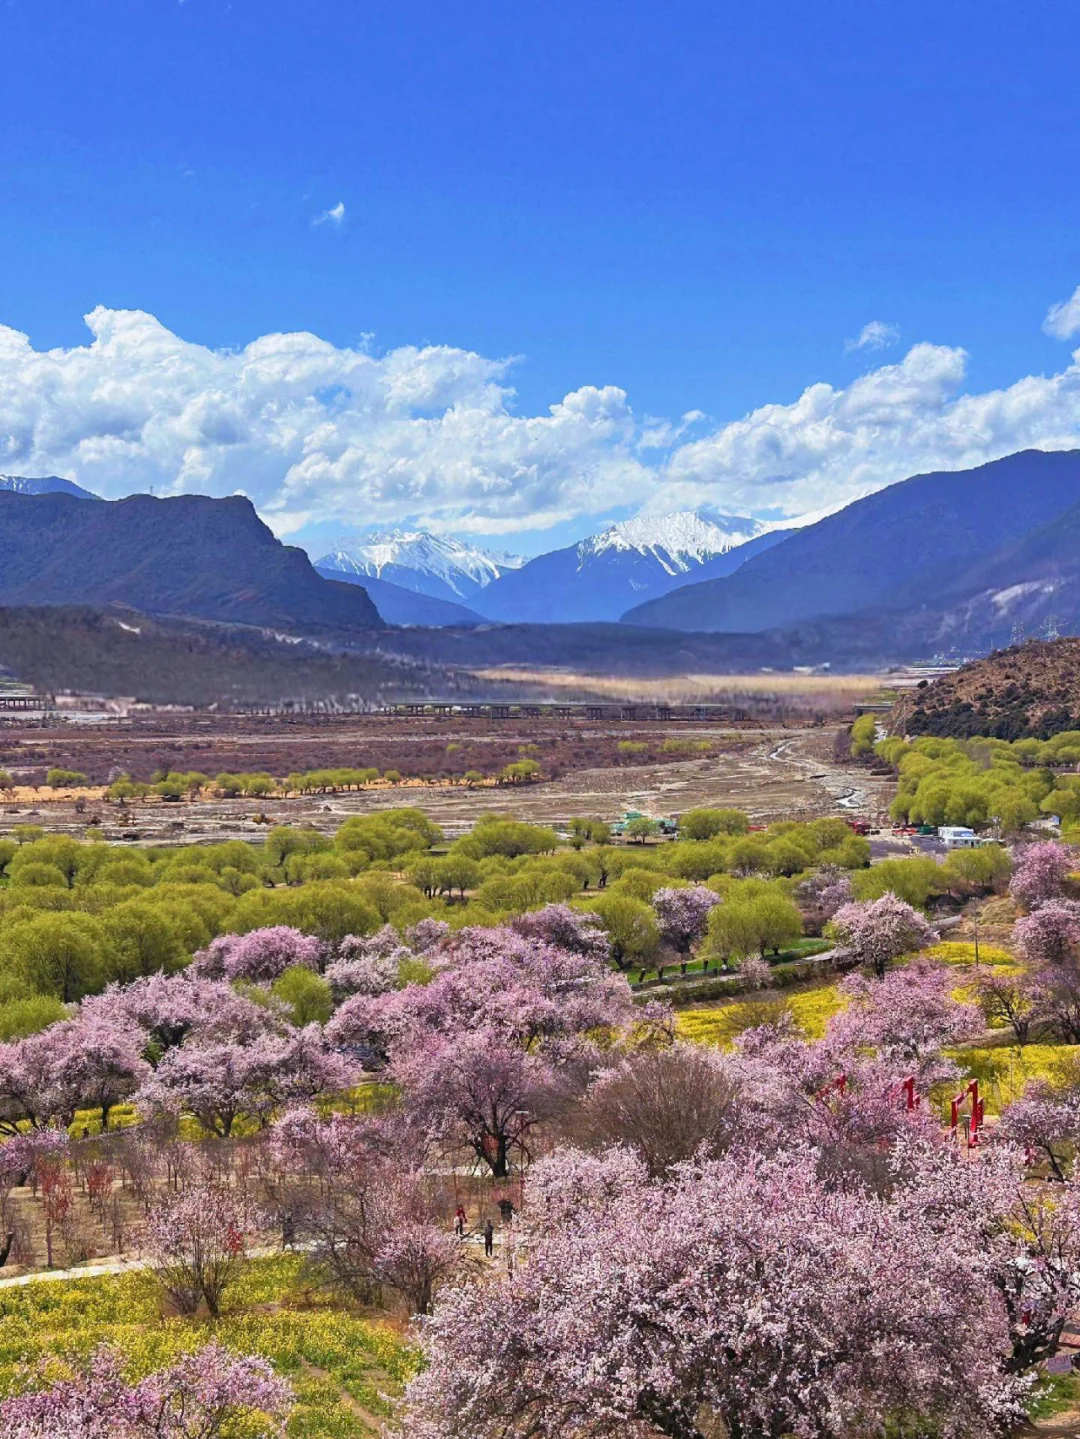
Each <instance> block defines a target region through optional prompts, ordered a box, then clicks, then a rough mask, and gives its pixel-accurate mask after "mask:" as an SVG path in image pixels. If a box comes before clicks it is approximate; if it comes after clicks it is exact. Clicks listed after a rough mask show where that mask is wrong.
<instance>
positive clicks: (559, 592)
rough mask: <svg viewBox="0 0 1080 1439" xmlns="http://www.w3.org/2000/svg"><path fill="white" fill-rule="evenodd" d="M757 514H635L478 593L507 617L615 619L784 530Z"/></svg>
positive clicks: (730, 563) (483, 603) (493, 615)
mask: <svg viewBox="0 0 1080 1439" xmlns="http://www.w3.org/2000/svg"><path fill="white" fill-rule="evenodd" d="M764 530H765V527H764V525H762V523H761V522H760V521H759V520H751V519H742V518H737V517H734V516H731V515H721V514H718V513H716V512H715V511H712V510H708V509H700V510H678V511H675V512H673V513H671V514H663V515H637V516H635V517H634V518H633V519H632V520H624V521H622V522H621V523H620V524H617V525H611V526H610V527H609V528H608V529H606V530H604V531H603V532H602V533H601V534H599V535H593V536H591V537H590V538H589V539H586V540H581V541H580V542H579V543H578V544H576V545H570V546H568V547H567V548H566V549H562V550H553V551H551V553H550V554H546V555H539V556H538V557H537V558H536V559H534V560H530V561H529V562H528V563H527V564H525V565H523V566H522V567H521V569H519V570H515V571H513V572H511V573H510V574H505V575H503V576H502V577H501V578H500V579H498V580H496V581H495V582H494V583H493V584H491V585H489V586H488V588H487V589H486V590H485V591H484V592H483V594H482V595H481V596H479V597H477V598H475V599H474V600H473V604H474V606H475V608H476V609H478V610H480V611H481V613H483V614H485V615H487V616H488V617H489V619H492V620H498V621H500V622H503V623H544V622H550V623H560V622H577V621H585V620H589V621H592V620H614V619H618V618H619V616H620V615H621V614H622V613H623V612H624V611H625V610H626V609H627V608H628V607H629V606H630V605H631V604H633V603H634V602H635V601H641V600H645V599H652V598H654V597H656V596H658V595H662V594H666V593H667V591H668V590H671V589H674V588H675V587H676V586H677V585H680V584H685V583H686V581H687V579H689V578H691V577H696V576H698V575H703V574H716V573H717V572H719V573H722V574H727V573H730V572H731V570H732V569H735V568H737V567H738V566H739V565H741V564H742V562H743V560H744V559H747V558H748V557H749V556H750V555H751V554H753V553H755V552H756V551H759V550H761V549H765V548H768V547H769V546H770V545H772V544H775V543H776V542H777V539H778V537H777V536H774V535H772V534H766V533H764Z"/></svg>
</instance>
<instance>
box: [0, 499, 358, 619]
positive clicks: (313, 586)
mask: <svg viewBox="0 0 1080 1439" xmlns="http://www.w3.org/2000/svg"><path fill="white" fill-rule="evenodd" d="M0 554H2V555H3V557H4V563H3V565H2V566H0V605H11V606H14V605H72V604H77V605H108V604H113V603H119V604H125V605H132V606H134V607H135V608H136V609H141V610H145V611H148V612H151V613H154V614H170V615H191V616H198V617H199V618H201V619H212V620H227V621H232V622H236V623H240V624H248V625H261V626H266V627H271V628H275V629H280V630H283V631H286V632H292V633H296V632H308V633H311V632H316V631H317V632H323V631H331V632H333V633H334V634H335V635H343V634H348V633H351V632H352V631H354V630H358V629H364V628H370V627H373V626H379V625H380V623H381V621H380V619H379V614H378V612H377V610H376V609H375V606H374V605H373V604H372V603H371V601H370V600H369V599H368V597H367V594H366V593H365V591H364V590H363V589H362V588H361V587H360V586H358V585H347V584H338V583H334V582H333V581H331V580H326V579H323V578H322V576H321V575H318V574H316V573H315V571H314V569H313V568H312V566H311V562H310V560H309V559H308V557H307V555H306V554H304V552H303V550H299V549H295V548H293V547H291V546H286V545H283V544H281V542H280V541H279V540H277V539H275V538H274V536H273V534H272V533H271V531H270V530H269V529H268V528H267V526H266V525H264V524H263V522H262V520H260V519H259V517H258V515H257V514H256V513H255V510H254V508H253V506H252V504H251V502H250V500H246V499H243V498H241V497H240V496H238V495H232V496H230V497H229V498H227V499H220V500H217V499H210V498H209V497H208V496H205V495H179V496H177V497H176V498H174V499H165V500H159V499H154V498H153V497H152V496H151V495H132V496H130V497H129V498H128V499H126V500H111V501H110V500H98V501H96V502H95V503H94V504H92V505H91V504H85V503H83V502H82V501H81V500H76V499H74V498H73V497H72V496H71V495H68V494H44V495H27V494H20V493H18V492H16V491H11V490H0Z"/></svg>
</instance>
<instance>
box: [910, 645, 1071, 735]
mask: <svg viewBox="0 0 1080 1439" xmlns="http://www.w3.org/2000/svg"><path fill="white" fill-rule="evenodd" d="M891 728H892V729H893V730H895V731H896V732H897V733H899V734H908V735H920V734H926V735H942V736H949V737H952V738H955V739H969V738H972V737H973V736H975V735H988V736H991V737H992V738H995V739H1008V740H1014V739H1028V738H1034V739H1049V738H1050V736H1051V735H1054V734H1058V733H1060V731H1061V730H1067V729H1080V637H1075V636H1070V637H1068V638H1063V639H1058V640H1049V641H1046V640H1043V641H1039V640H1029V641H1028V643H1027V644H1023V645H1016V646H1014V647H1013V648H1012V649H1007V650H997V651H995V653H994V654H992V655H990V656H989V657H988V658H987V659H984V660H977V661H975V662H974V663H973V664H968V665H964V666H963V667H962V668H961V669H958V670H956V671H955V672H954V673H953V674H950V675H944V676H943V677H942V678H941V679H937V680H933V681H930V682H929V683H928V682H926V681H923V683H922V685H920V687H919V688H918V689H916V690H913V691H911V692H910V693H908V694H906V695H904V696H903V698H902V699H901V700H900V701H899V703H898V704H897V706H896V708H895V709H894V710H893V714H892V718H891Z"/></svg>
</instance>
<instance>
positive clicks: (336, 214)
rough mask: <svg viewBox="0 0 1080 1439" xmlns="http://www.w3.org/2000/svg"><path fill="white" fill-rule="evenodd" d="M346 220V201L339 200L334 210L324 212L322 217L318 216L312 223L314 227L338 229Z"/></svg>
mask: <svg viewBox="0 0 1080 1439" xmlns="http://www.w3.org/2000/svg"><path fill="white" fill-rule="evenodd" d="M344 219H345V201H344V200H339V201H338V202H337V204H336V205H335V206H334V207H333V208H332V209H330V210H324V211H323V212H322V214H321V215H316V216H315V218H314V220H312V222H311V223H312V224H313V225H333V226H335V227H337V226H339V225H340V224H341V222H342V221H343V220H344Z"/></svg>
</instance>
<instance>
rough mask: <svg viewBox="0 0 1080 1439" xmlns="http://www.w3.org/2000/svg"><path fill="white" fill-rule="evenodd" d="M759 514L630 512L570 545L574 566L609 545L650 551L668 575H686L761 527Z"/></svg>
mask: <svg viewBox="0 0 1080 1439" xmlns="http://www.w3.org/2000/svg"><path fill="white" fill-rule="evenodd" d="M764 530H765V526H764V525H763V524H762V523H761V521H760V520H750V519H736V518H735V517H733V516H732V515H721V514H717V513H715V512H714V511H712V510H707V509H701V510H675V511H673V512H672V513H671V514H665V515H651V514H641V515H635V516H634V518H633V519H632V520H623V521H621V523H619V524H617V525H611V526H610V527H609V528H608V529H606V530H604V531H603V532H602V533H601V534H599V535H593V536H592V537H591V538H590V539H587V540H582V541H581V542H580V544H578V545H577V546H575V548H576V549H577V552H578V556H579V561H578V563H579V567H580V566H584V565H586V564H588V563H589V562H590V561H591V560H593V559H594V558H595V557H596V556H598V555H603V554H606V553H607V552H608V551H612V550H613V551H616V552H629V551H631V550H632V551H634V552H636V553H637V554H639V555H642V556H647V555H651V556H652V557H653V558H654V559H655V560H656V562H657V564H659V565H660V567H661V568H662V569H663V570H665V571H666V572H667V573H668V574H670V575H685V574H686V573H687V572H688V571H689V570H691V569H693V568H694V566H695V565H701V564H704V563H705V561H706V560H711V559H713V558H715V556H716V555H726V554H727V552H728V551H729V550H733V549H735V548H736V547H737V546H739V545H744V544H746V542H747V540H753V539H756V538H757V536H758V535H760V534H762V533H764Z"/></svg>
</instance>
